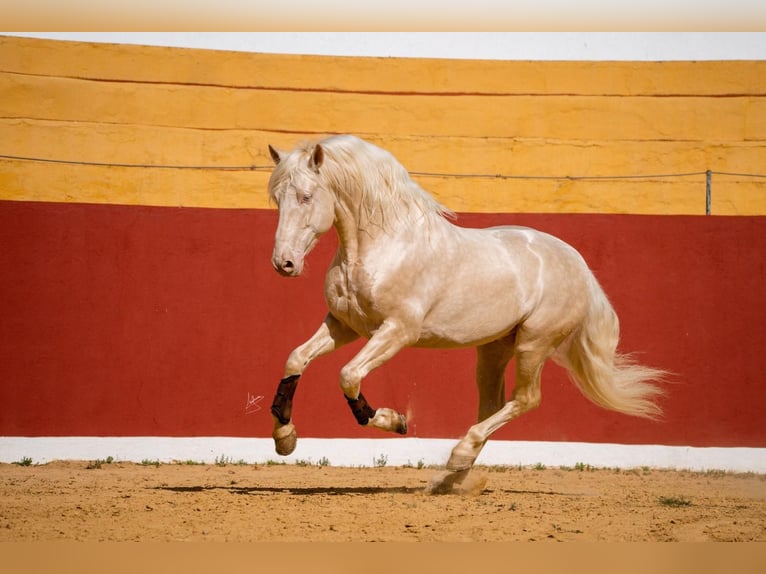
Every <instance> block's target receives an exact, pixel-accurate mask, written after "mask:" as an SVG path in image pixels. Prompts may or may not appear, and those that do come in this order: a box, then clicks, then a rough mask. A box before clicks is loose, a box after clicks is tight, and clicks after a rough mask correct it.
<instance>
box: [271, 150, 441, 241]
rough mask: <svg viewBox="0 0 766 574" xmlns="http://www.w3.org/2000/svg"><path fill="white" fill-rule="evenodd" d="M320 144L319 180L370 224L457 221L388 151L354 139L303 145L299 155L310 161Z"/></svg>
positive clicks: (382, 225) (383, 225)
mask: <svg viewBox="0 0 766 574" xmlns="http://www.w3.org/2000/svg"><path fill="white" fill-rule="evenodd" d="M317 144H320V145H321V146H322V149H323V151H324V161H323V163H322V165H321V167H320V169H319V174H318V177H320V178H322V179H323V180H324V182H325V183H326V184H327V187H328V188H330V189H332V190H334V191H335V193H337V194H345V195H346V197H347V198H348V199H350V200H352V203H353V204H355V205H358V209H359V214H358V216H359V217H360V218H361V217H363V218H364V220H365V222H366V223H367V224H372V225H378V226H381V227H386V226H387V224H388V223H391V222H395V221H406V222H413V221H416V220H418V219H422V218H424V217H425V218H428V217H429V216H431V215H437V216H442V217H448V218H454V217H455V214H454V213H453V212H452V211H451V210H450V209H448V208H447V207H445V206H443V205H441V204H440V203H439V202H437V201H436V200H435V199H434V198H433V197H432V196H431V195H430V194H428V193H427V192H426V191H425V190H424V189H423V188H421V187H420V186H419V185H418V184H417V183H416V182H415V181H413V180H412V178H411V177H410V175H409V173H408V172H407V170H406V169H405V168H404V166H402V164H401V163H399V161H397V159H396V158H395V157H394V156H393V155H392V154H391V153H389V152H388V151H386V150H384V149H382V148H380V147H378V146H376V145H373V144H371V143H369V142H367V141H364V140H362V139H360V138H358V137H355V136H352V135H337V136H331V137H328V138H325V139H322V140H320V141H318V142H315V143H304V144H302V145H301V146H299V148H298V149H297V150H296V151H299V152H302V154H305V157H306V159H307V160H308V158H309V157H310V156H311V154H312V153H313V151H314V149H315V148H316V145H317ZM301 163H303V162H301ZM303 165H306V164H305V163H304V164H303ZM275 175H276V173H275Z"/></svg>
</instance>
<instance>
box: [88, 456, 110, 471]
mask: <svg viewBox="0 0 766 574" xmlns="http://www.w3.org/2000/svg"><path fill="white" fill-rule="evenodd" d="M113 462H114V457H113V456H107V457H106V458H103V459H102V458H97V459H96V460H92V461H90V462H89V463H88V466H86V467H85V468H86V469H87V470H93V469H97V468H101V466H102V465H104V464H112V463H113Z"/></svg>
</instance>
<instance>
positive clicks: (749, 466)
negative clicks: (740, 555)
mask: <svg viewBox="0 0 766 574" xmlns="http://www.w3.org/2000/svg"><path fill="white" fill-rule="evenodd" d="M456 442H457V441H456V440H454V439H426V438H381V439H341V438H336V439H319V438H301V439H299V441H298V448H297V449H296V450H295V452H294V453H293V454H291V455H290V456H288V457H280V456H278V455H277V454H276V453H275V452H274V443H273V441H272V440H271V439H270V438H268V439H267V438H231V437H193V438H192V437H180V438H179V437H0V462H4V463H12V462H19V461H21V460H23V459H25V458H28V459H32V462H33V463H35V464H44V463H47V462H51V461H54V460H105V459H107V458H108V457H112V458H113V459H114V460H118V461H126V462H142V461H159V462H174V461H182V462H185V461H194V462H201V463H208V464H209V463H214V462H216V461H220V460H226V461H230V462H245V463H248V464H266V463H268V462H277V461H279V462H286V463H288V464H294V463H296V462H307V463H311V464H319V463H320V462H323V463H326V464H330V465H332V466H375V465H379V466H380V465H384V464H385V465H389V466H401V465H442V464H444V463H445V462H446V460H447V458H448V457H449V453H450V451H451V449H452V447H453V446H454V445H455V444H456ZM578 463H582V464H588V465H591V466H593V467H597V468H622V469H627V468H639V467H650V468H667V469H677V470H694V471H706V470H723V471H730V472H756V473H766V448H752V447H690V446H664V445H622V444H601V443H598V444H596V443H581V442H533V441H490V442H489V443H487V445H486V447H485V448H484V450H483V451H482V453H481V455H480V456H479V458H478V460H477V461H476V464H479V465H487V466H493V465H502V466H518V465H521V466H531V465H537V464H542V465H545V466H546V467H550V468H559V467H573V466H575V465H576V464H578Z"/></svg>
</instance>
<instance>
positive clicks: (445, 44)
mask: <svg viewBox="0 0 766 574" xmlns="http://www.w3.org/2000/svg"><path fill="white" fill-rule="evenodd" d="M562 1H564V0H562ZM567 1H568V0H567ZM735 1H740V2H743V1H744V2H749V1H754V0H735ZM572 6H575V5H572ZM622 6H624V3H621V9H622ZM471 9H472V10H475V7H474V6H472V8H471ZM573 9H575V10H578V11H580V10H581V9H582V7H581V6H580V5H579V4H578V5H577V6H576V8H573ZM726 9H727V10H730V11H731V10H734V9H733V8H732V7H731V6H728V5H727V7H726ZM761 12H763V9H761ZM548 13H549V14H551V13H553V12H548ZM740 14H741V13H740ZM2 34H7V35H15V36H31V37H36V38H47V39H51V40H77V41H83V42H110V43H117V44H143V45H150V46H167V47H178V48H202V49H211V50H234V51H240V52H261V53H277V54H312V55H322V56H367V57H399V58H406V57H411V58H413V57H414V58H448V59H482V60H484V59H486V60H596V61H600V60H618V61H619V60H629V61H636V60H637V61H668V60H762V59H764V58H766V34H764V33H762V32H2Z"/></svg>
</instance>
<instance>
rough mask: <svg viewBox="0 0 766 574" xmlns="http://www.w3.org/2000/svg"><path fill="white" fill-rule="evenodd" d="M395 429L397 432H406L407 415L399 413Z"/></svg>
mask: <svg viewBox="0 0 766 574" xmlns="http://www.w3.org/2000/svg"><path fill="white" fill-rule="evenodd" d="M395 430H396V432H397V433H399V434H407V417H405V416H404V415H399V424H398V425H396V429H395Z"/></svg>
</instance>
